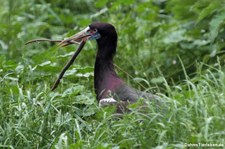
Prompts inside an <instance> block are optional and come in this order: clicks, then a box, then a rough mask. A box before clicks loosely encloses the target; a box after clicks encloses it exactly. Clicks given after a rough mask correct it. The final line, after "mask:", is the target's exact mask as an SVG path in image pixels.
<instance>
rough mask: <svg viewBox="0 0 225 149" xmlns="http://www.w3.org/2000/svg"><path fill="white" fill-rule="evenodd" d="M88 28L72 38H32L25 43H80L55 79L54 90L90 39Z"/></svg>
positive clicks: (65, 44)
mask: <svg viewBox="0 0 225 149" xmlns="http://www.w3.org/2000/svg"><path fill="white" fill-rule="evenodd" d="M87 30H88V28H86V29H84V30H83V31H81V32H79V33H77V34H75V35H73V36H71V37H70V38H67V39H64V40H51V39H34V40H30V41H28V42H26V43H25V45H27V44H31V43H34V42H40V41H48V42H57V43H59V44H58V46H59V47H65V46H68V45H71V44H78V45H79V47H78V49H77V50H76V51H75V53H74V55H73V56H72V58H71V59H70V60H69V62H68V63H67V64H66V65H65V66H64V67H63V69H62V70H61V72H60V74H59V76H58V78H57V80H56V81H55V83H54V85H53V87H52V88H51V90H52V91H53V90H54V89H55V88H56V87H57V86H58V84H59V83H60V80H61V79H62V77H63V75H64V73H65V72H66V70H67V69H68V68H69V67H70V66H71V65H72V63H73V62H74V61H75V59H76V58H77V56H78V55H79V53H80V51H81V50H82V49H83V47H84V45H85V43H86V41H87V40H88V38H89V37H91V35H90V34H88V33H87Z"/></svg>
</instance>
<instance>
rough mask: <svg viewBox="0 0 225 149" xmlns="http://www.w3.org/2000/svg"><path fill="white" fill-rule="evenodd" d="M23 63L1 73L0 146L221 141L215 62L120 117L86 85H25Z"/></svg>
mask: <svg viewBox="0 0 225 149" xmlns="http://www.w3.org/2000/svg"><path fill="white" fill-rule="evenodd" d="M22 66H23V65H22ZM22 66H21V64H18V65H17V66H16V67H15V68H14V69H10V70H11V71H10V72H9V73H7V74H5V75H4V76H3V77H1V86H0V88H1V93H2V94H1V102H0V106H1V107H0V109H1V110H0V115H1V117H0V123H1V125H0V142H1V144H0V147H6V148H152V147H155V148H186V146H185V144H190V143H193V144H194V143H212V144H216V143H217V144H222V143H224V138H225V137H224V136H225V131H224V123H225V116H224V113H225V102H224V101H225V96H224V93H225V73H224V70H222V68H221V67H220V65H219V64H218V63H217V64H216V66H215V67H212V66H207V65H205V64H199V65H198V72H197V74H196V77H194V78H191V79H190V78H188V77H187V79H186V80H184V81H183V82H181V83H180V84H178V85H168V84H167V82H166V81H165V82H164V85H165V88H166V94H167V95H165V94H158V96H159V100H160V104H159V105H156V104H155V102H153V103H151V102H150V103H148V106H147V107H146V109H145V110H141V111H140V109H139V108H138V106H137V105H131V106H130V109H131V112H130V113H127V114H124V115H123V117H116V116H115V115H114V114H113V107H107V108H105V109H102V108H99V107H98V106H97V103H96V101H95V98H94V97H95V95H94V94H93V93H92V92H90V91H88V90H86V89H85V86H84V85H74V86H73V87H71V88H69V89H66V88H67V86H63V87H62V89H61V91H62V92H61V91H58V92H54V93H53V92H50V90H49V85H50V83H49V81H47V80H48V79H47V78H43V79H44V80H46V81H41V82H32V81H31V82H29V81H28V82H29V83H28V82H27V81H25V80H26V79H24V78H23V77H24V76H26V75H27V74H29V72H27V71H28V70H27V69H23V70H21V71H18V69H19V68H18V67H22ZM23 67H24V68H25V67H27V66H26V65H24V66H23ZM203 67H205V68H207V69H204V70H203V69H202V68H203ZM9 68H10V67H9ZM30 75H32V74H30ZM33 75H34V74H33ZM30 77H31V78H32V76H30ZM44 82H47V83H44ZM60 92H61V93H60ZM84 92H85V93H84Z"/></svg>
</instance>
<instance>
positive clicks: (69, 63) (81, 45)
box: [51, 40, 86, 91]
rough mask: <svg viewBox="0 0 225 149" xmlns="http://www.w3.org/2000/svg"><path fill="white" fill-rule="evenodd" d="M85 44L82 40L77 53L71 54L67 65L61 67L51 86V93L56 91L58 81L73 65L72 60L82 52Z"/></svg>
mask: <svg viewBox="0 0 225 149" xmlns="http://www.w3.org/2000/svg"><path fill="white" fill-rule="evenodd" d="M85 43H86V41H84V40H83V41H82V42H81V43H80V46H79V47H78V49H77V51H76V52H75V53H74V54H73V56H72V58H71V59H70V60H69V62H67V64H66V65H65V66H64V67H63V69H62V71H61V72H60V74H59V76H58V78H57V80H56V81H55V83H54V85H53V86H52V88H51V91H54V90H55V89H56V87H57V86H58V85H59V83H60V80H61V79H62V77H63V75H64V73H65V72H66V70H67V69H68V68H69V67H70V66H71V65H72V64H73V62H74V60H75V59H76V57H77V56H78V54H79V53H80V51H81V50H82V48H83V47H84V45H85Z"/></svg>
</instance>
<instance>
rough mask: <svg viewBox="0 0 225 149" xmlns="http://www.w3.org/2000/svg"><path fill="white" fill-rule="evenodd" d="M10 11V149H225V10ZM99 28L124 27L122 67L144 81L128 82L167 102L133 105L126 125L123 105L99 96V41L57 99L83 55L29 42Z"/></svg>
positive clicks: (3, 49) (88, 5)
mask: <svg viewBox="0 0 225 149" xmlns="http://www.w3.org/2000/svg"><path fill="white" fill-rule="evenodd" d="M1 4H2V5H0V8H1V9H0V18H1V22H0V27H1V30H0V37H1V38H0V53H1V55H0V148H16V149H17V148H23V149H26V148H27V149H30V148H43V149H47V148H56V149H62V148H65V149H66V148H70V149H73V148H74V149H76V148H82V149H83V148H90V149H93V148H96V149H111V148H113V149H119V148H120V149H123V148H125V149H130V148H143V149H145V148H146V149H147V148H155V149H164V148H168V149H170V148H171V149H172V148H191V147H197V148H204V147H203V146H199V144H198V143H201V144H203V145H204V144H206V145H207V144H208V145H213V144H216V145H221V147H219V148H225V147H224V146H225V140H224V138H225V131H224V124H225V95H224V94H225V73H224V72H225V67H224V62H225V61H224V52H223V51H224V23H223V22H224V14H225V13H224V9H223V5H219V4H218V2H216V1H215V2H214V1H213V2H211V1H204V0H199V1H196V2H195V1H193V2H191V1H189V0H184V2H182V3H181V2H180V1H178V0H173V1H159V2H158V1H157V2H156V1H152V0H146V1H143V2H139V1H137V2H136V1H129V2H127V3H124V2H123V1H120V0H118V1H115V2H112V1H102V0H97V1H96V2H94V1H90V0H85V1H83V0H82V1H81V0H77V1H74V0H69V1H65V0H60V1H52V0H48V1H45V0H41V1H35V0H19V1H16V2H14V1H13V0H9V1H2V3H1ZM174 6H176V7H174ZM184 10H187V11H184ZM149 14H151V15H149ZM95 21H103V22H109V23H112V24H114V25H115V27H116V28H117V31H118V34H119V37H118V54H117V55H116V57H115V63H116V64H117V65H118V66H119V67H121V68H122V69H123V70H125V72H128V73H129V74H132V76H135V77H133V78H132V77H130V76H129V75H128V74H126V73H125V72H123V71H121V70H120V69H117V71H118V74H119V76H121V78H123V79H124V80H125V81H126V82H128V84H131V85H132V86H133V87H135V88H137V89H141V90H147V91H151V92H153V93H155V94H156V95H158V97H159V102H158V103H159V104H157V105H156V103H157V102H152V103H148V105H147V107H146V108H145V109H141V110H140V108H139V107H138V105H139V103H137V104H133V105H130V109H131V112H130V113H126V114H124V115H123V117H116V116H114V114H113V111H114V107H106V108H100V107H99V106H98V103H97V102H96V99H95V96H96V95H95V94H94V90H93V63H94V55H95V54H96V50H94V49H96V44H95V42H94V41H93V42H88V43H87V44H86V46H85V49H84V50H83V51H82V53H81V54H80V55H79V57H78V59H77V60H76V62H75V64H74V65H73V66H71V68H70V69H69V71H68V72H67V73H66V75H65V77H64V78H63V80H62V81H61V83H60V85H59V87H58V88H57V89H56V91H54V92H51V91H50V88H51V85H52V84H53V82H54V80H55V79H56V77H57V75H58V73H59V72H60V70H61V69H62V66H63V65H64V64H65V63H66V61H67V60H68V59H69V57H70V56H71V52H73V51H74V47H73V46H71V47H67V48H60V49H57V48H56V46H54V45H52V44H49V43H41V44H33V45H29V46H24V43H25V42H26V41H28V40H31V39H34V38H40V37H44V38H52V39H63V38H65V37H68V36H70V35H72V34H74V33H75V32H78V31H80V30H81V29H83V28H84V27H85V26H87V25H88V24H89V23H91V22H95ZM208 24H210V25H208ZM125 26H126V27H125ZM65 33H67V34H65ZM211 33H214V34H215V36H213V37H212V36H211ZM50 47H51V48H50ZM196 61H198V62H196ZM195 65H196V66H195ZM139 83H141V84H142V85H143V86H144V87H143V86H141V85H140V84H139ZM209 148H214V147H212V146H211V147H209Z"/></svg>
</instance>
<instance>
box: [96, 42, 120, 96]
mask: <svg viewBox="0 0 225 149" xmlns="http://www.w3.org/2000/svg"><path fill="white" fill-rule="evenodd" d="M108 48H116V47H115V46H113V45H111V46H98V53H97V56H96V61H95V70H94V87H95V92H96V95H97V99H98V100H100V99H102V98H105V97H106V96H108V92H110V91H113V90H114V89H116V88H117V86H119V85H121V84H122V83H123V81H122V80H121V79H120V78H119V77H118V76H117V74H116V72H115V70H114V65H113V55H114V53H113V52H112V50H113V51H115V49H108ZM109 51H110V52H109ZM107 52H109V53H107Z"/></svg>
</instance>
